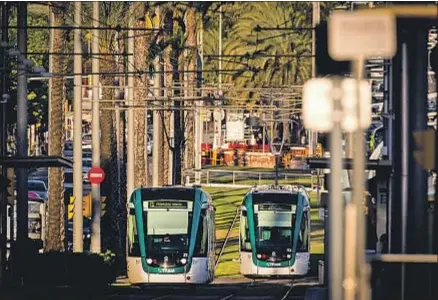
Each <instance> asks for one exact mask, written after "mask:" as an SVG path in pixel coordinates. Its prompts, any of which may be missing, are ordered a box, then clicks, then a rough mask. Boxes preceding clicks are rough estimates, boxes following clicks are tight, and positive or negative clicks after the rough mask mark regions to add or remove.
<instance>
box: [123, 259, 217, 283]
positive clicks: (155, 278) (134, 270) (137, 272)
mask: <svg viewBox="0 0 438 300" xmlns="http://www.w3.org/2000/svg"><path fill="white" fill-rule="evenodd" d="M127 262H128V278H129V282H130V283H131V284H149V283H169V282H173V283H194V284H203V283H208V282H210V281H211V280H212V279H213V278H211V277H212V276H211V274H210V272H209V270H208V258H207V257H197V258H193V259H192V266H191V268H190V271H189V272H187V273H180V274H163V273H160V274H153V273H146V272H144V270H143V267H142V265H141V258H140V257H128V260H127Z"/></svg>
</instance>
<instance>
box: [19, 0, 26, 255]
mask: <svg viewBox="0 0 438 300" xmlns="http://www.w3.org/2000/svg"><path fill="white" fill-rule="evenodd" d="M26 26H27V3H25V2H20V3H19V4H18V27H19V29H18V50H19V51H20V53H21V55H20V57H19V59H18V60H19V64H18V74H17V150H18V156H21V157H26V156H27V154H28V153H27V66H26V65H25V61H24V59H25V57H26V54H25V53H26V52H27V28H26ZM17 171H18V172H17V244H18V248H19V250H18V251H19V252H20V254H22V253H24V252H23V250H24V247H25V243H26V240H27V236H28V227H27V226H28V224H27V219H28V211H27V210H28V208H27V207H28V204H27V179H28V175H27V169H23V168H20V169H17ZM20 257H21V255H20Z"/></svg>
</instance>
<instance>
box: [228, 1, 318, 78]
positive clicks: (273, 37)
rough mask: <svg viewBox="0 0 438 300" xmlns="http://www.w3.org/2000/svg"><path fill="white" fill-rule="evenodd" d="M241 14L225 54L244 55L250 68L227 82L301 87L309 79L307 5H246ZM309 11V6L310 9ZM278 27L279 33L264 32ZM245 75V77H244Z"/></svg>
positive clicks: (309, 37) (308, 20) (242, 69)
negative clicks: (298, 85) (299, 85)
mask: <svg viewBox="0 0 438 300" xmlns="http://www.w3.org/2000/svg"><path fill="white" fill-rule="evenodd" d="M245 4H246V7H245V8H244V13H243V14H242V15H241V16H240V19H239V21H238V22H237V23H236V24H235V26H234V27H233V30H232V32H231V37H232V38H231V39H232V41H230V43H228V44H227V47H226V49H225V53H226V54H238V55H242V56H243V55H246V57H245V58H243V59H241V62H244V61H248V63H249V64H250V65H251V66H252V67H253V68H252V69H251V70H248V68H247V67H239V66H236V67H237V68H240V69H241V71H240V72H238V73H237V74H235V75H233V76H230V77H229V78H228V80H233V79H234V80H237V84H238V85H239V86H248V84H250V82H253V84H252V85H253V86H261V85H269V86H273V85H275V86H286V85H297V84H302V83H303V82H304V81H305V80H306V79H308V78H309V76H310V66H311V65H310V64H311V60H310V57H309V56H310V54H311V31H310V30H299V28H305V27H307V28H309V27H311V26H310V24H311V23H310V17H309V16H308V15H306V13H305V9H306V6H305V5H307V4H302V3H286V2H247V3H245ZM309 8H310V6H309ZM267 27H269V28H272V27H278V28H279V29H281V30H278V31H277V30H274V31H273V30H264V29H263V28H267ZM245 75H246V76H245Z"/></svg>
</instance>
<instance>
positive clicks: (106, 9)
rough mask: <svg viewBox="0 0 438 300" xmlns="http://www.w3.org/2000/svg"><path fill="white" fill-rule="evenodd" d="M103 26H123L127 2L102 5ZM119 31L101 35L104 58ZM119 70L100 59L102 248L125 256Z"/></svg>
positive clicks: (107, 58) (112, 62) (110, 58)
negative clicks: (117, 97)
mask: <svg viewBox="0 0 438 300" xmlns="http://www.w3.org/2000/svg"><path fill="white" fill-rule="evenodd" d="M101 5H102V6H101V16H100V19H101V20H100V22H101V23H102V24H104V26H117V25H120V24H124V23H125V21H126V15H127V10H128V5H127V4H125V3H124V2H102V3H101ZM116 36H117V35H116V31H114V30H102V31H100V39H99V42H100V43H99V50H100V52H101V53H103V54H111V53H114V50H115V49H116V48H117V46H116V43H117V41H116ZM115 69H116V59H115V58H114V57H113V56H109V55H105V56H104V57H103V58H102V57H100V72H101V73H103V75H102V76H101V77H100V83H101V85H102V86H103V88H102V98H103V100H105V101H103V102H102V103H101V106H100V109H101V111H100V123H101V128H100V130H101V166H102V168H103V169H104V171H105V173H106V174H107V177H106V178H105V181H104V182H103V183H102V184H101V196H102V197H106V199H107V200H106V203H107V205H106V214H105V215H104V216H103V218H102V245H103V248H107V249H111V250H112V251H113V252H115V253H116V254H119V255H121V254H122V252H123V248H124V246H123V243H122V241H121V235H122V230H121V228H123V225H122V224H121V222H120V220H121V219H120V218H119V216H120V215H121V214H122V212H121V210H122V209H123V205H122V204H121V201H120V199H117V195H118V194H119V193H118V192H119V188H120V186H119V183H118V182H117V169H116V168H117V142H116V136H115V126H114V122H115V113H114V110H113V109H112V108H113V107H114V97H115V93H114V88H112V86H114V83H115V76H114V75H113V74H111V73H113V72H114V70H115Z"/></svg>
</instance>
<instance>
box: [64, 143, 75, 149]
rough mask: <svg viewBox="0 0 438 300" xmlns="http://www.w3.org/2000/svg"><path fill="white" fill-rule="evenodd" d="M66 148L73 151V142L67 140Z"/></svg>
mask: <svg viewBox="0 0 438 300" xmlns="http://www.w3.org/2000/svg"><path fill="white" fill-rule="evenodd" d="M65 150H67V151H68V150H71V151H73V142H71V141H67V142H65V143H64V151H65Z"/></svg>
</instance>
